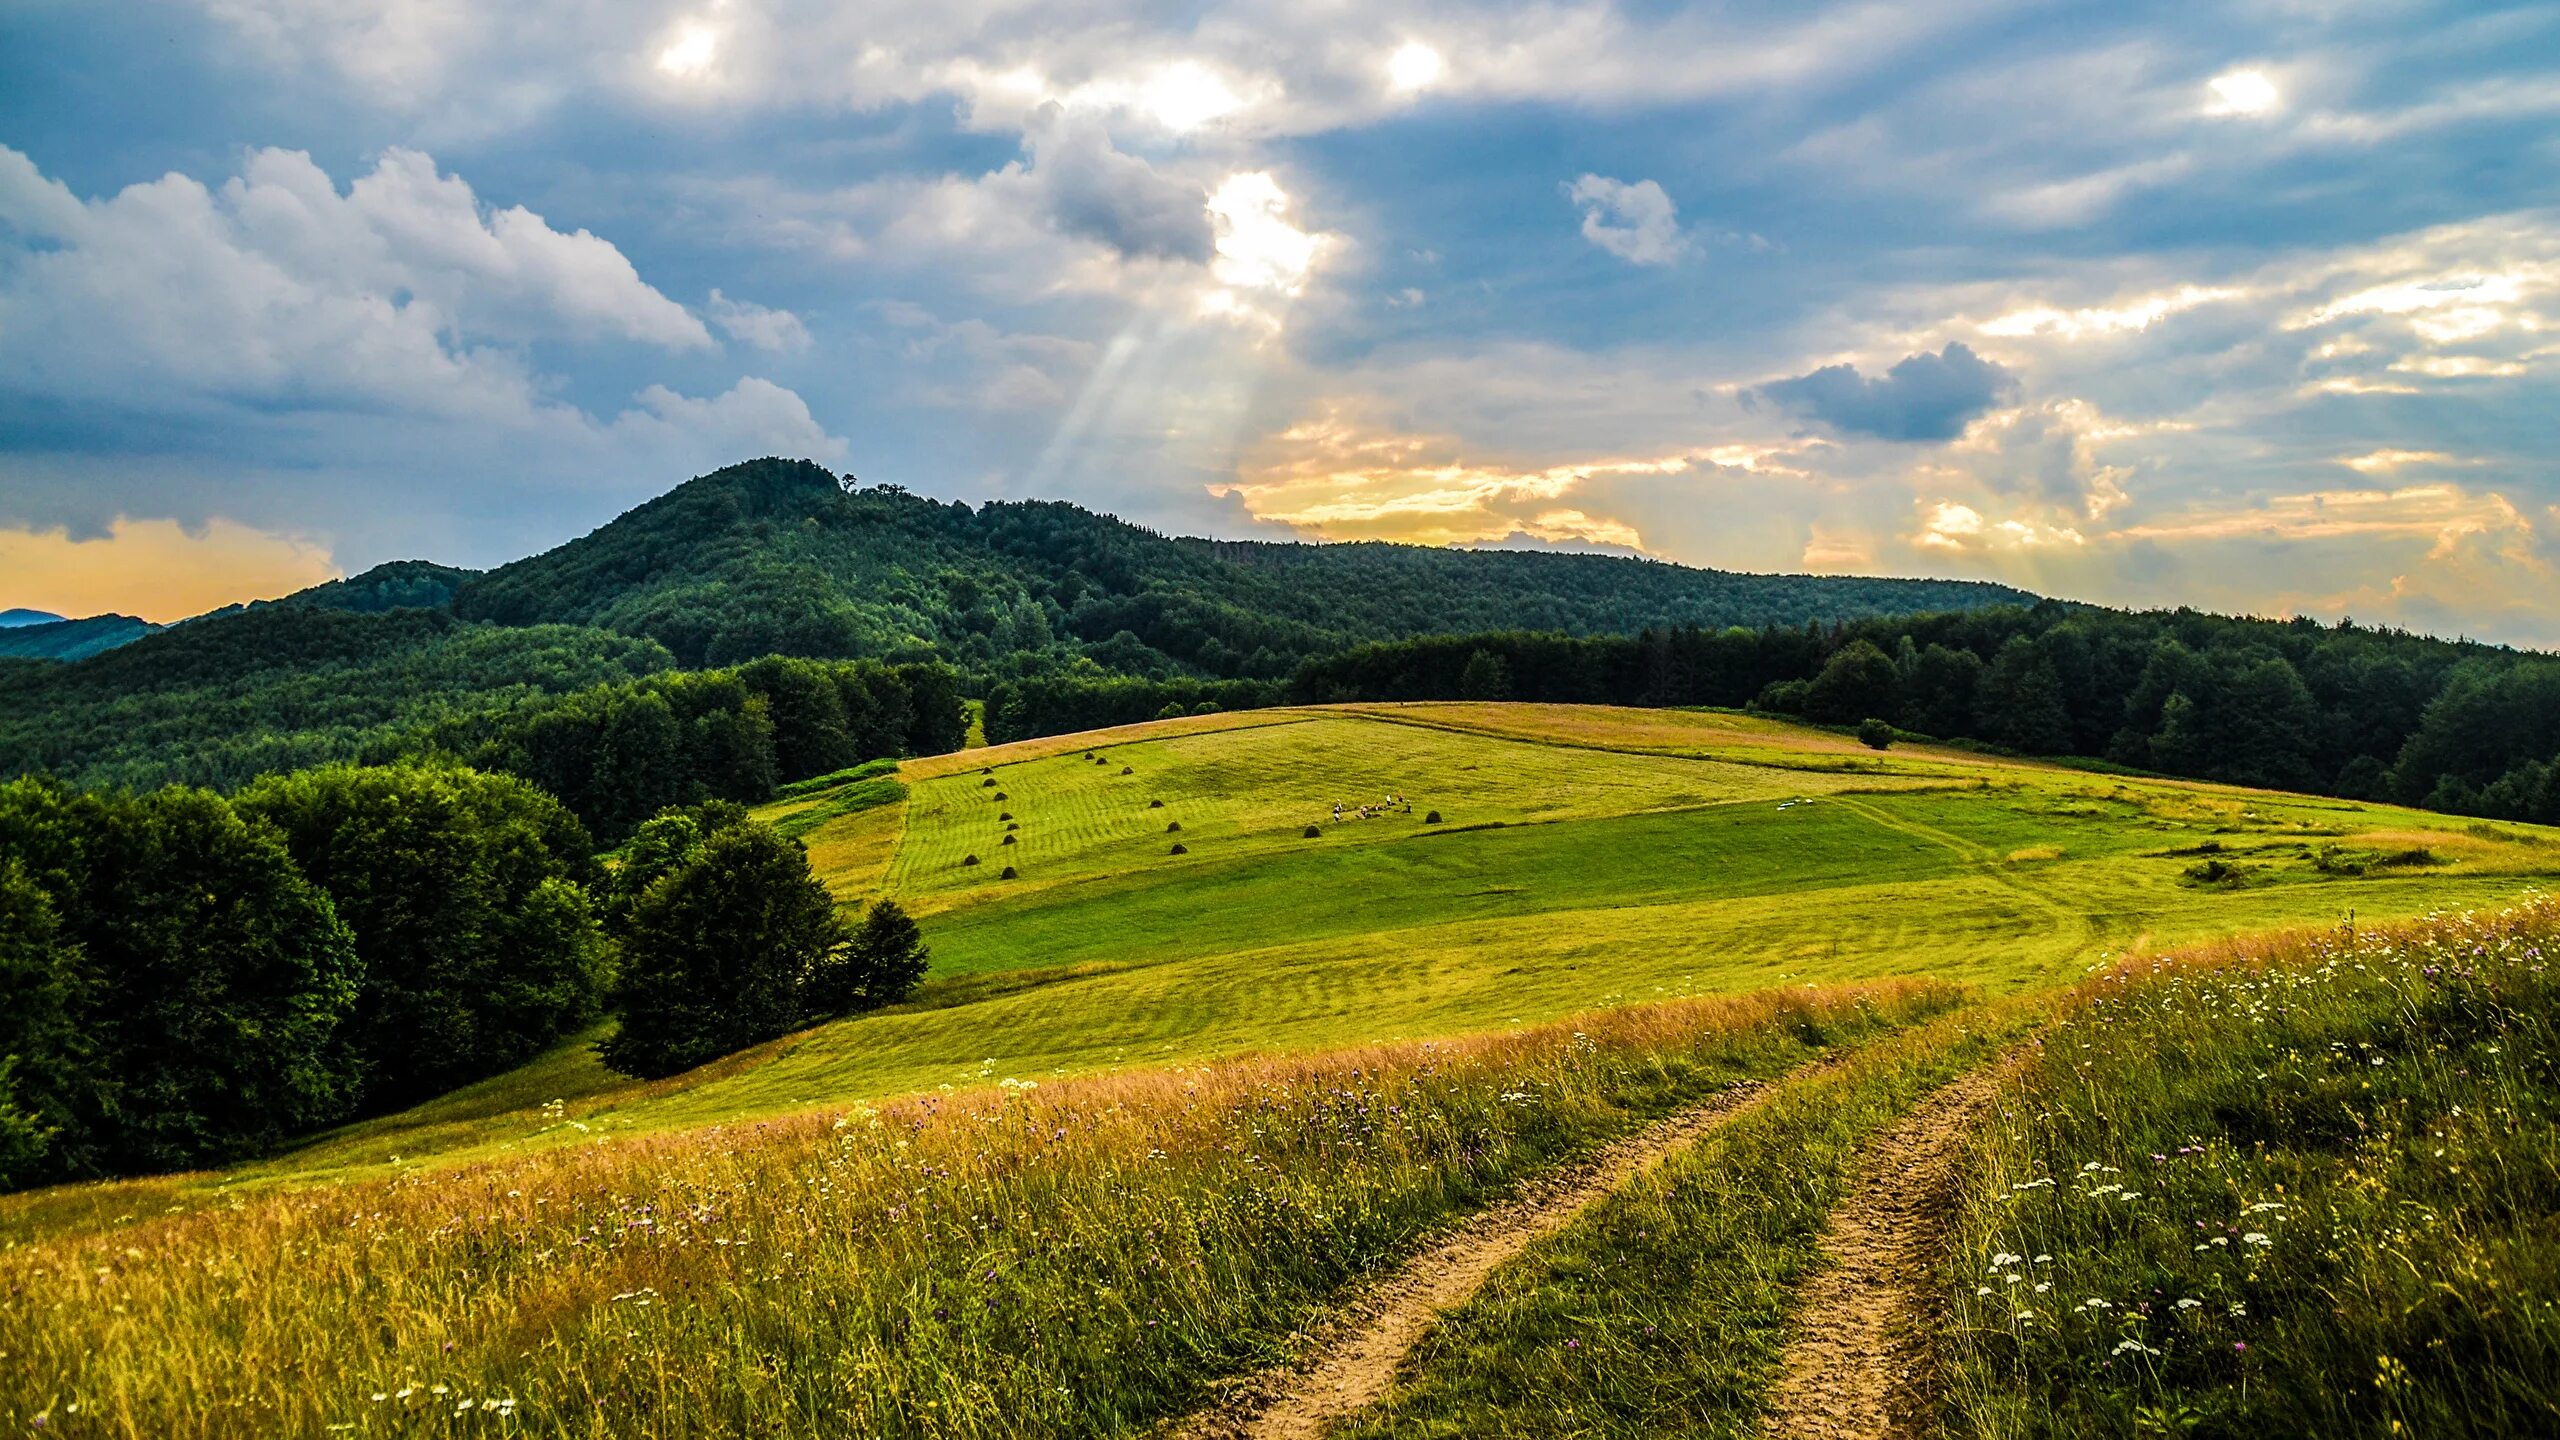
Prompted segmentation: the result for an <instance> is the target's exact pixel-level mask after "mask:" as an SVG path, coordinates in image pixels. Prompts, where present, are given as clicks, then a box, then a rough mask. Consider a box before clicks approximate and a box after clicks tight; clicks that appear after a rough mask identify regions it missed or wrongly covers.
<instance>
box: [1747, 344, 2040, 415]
mask: <svg viewBox="0 0 2560 1440" xmlns="http://www.w3.org/2000/svg"><path fill="white" fill-rule="evenodd" d="M2016 386H2017V381H2016V379H2015V377H2013V376H2011V375H2010V373H2009V372H2008V371H2007V370H2005V369H2003V368H2001V367H2000V366H1998V365H1996V364H1993V363H1992V362H1990V361H1988V360H1985V359H1983V358H1982V357H1981V356H1979V355H1976V354H1975V353H1973V350H1972V349H1971V347H1969V346H1967V345H1965V344H1964V343H1963V342H1962V341H1957V340H1950V341H1948V342H1947V344H1946V347H1945V348H1944V349H1942V350H1940V351H1939V352H1938V353H1937V354H1935V355H1931V354H1929V353H1927V352H1925V351H1923V352H1922V353H1920V354H1917V355H1909V356H1905V357H1904V358H1903V359H1902V360H1900V361H1898V362H1896V363H1895V365H1894V367H1893V368H1892V369H1891V370H1888V371H1886V372H1885V373H1884V374H1883V375H1881V376H1878V377H1876V378H1874V379H1868V378H1867V377H1865V376H1863V375H1860V374H1859V373H1858V371H1857V367H1855V366H1852V365H1826V366H1824V367H1822V368H1821V369H1819V370H1816V371H1814V372H1813V373H1811V374H1809V375H1799V376H1797V377H1796V378H1794V379H1792V380H1779V381H1774V382H1772V383H1770V384H1767V385H1763V386H1761V387H1759V390H1758V391H1757V393H1758V394H1759V395H1760V396H1761V397H1762V398H1764V399H1767V400H1768V401H1770V402H1771V403H1773V404H1775V405H1776V406H1777V407H1778V408H1779V409H1781V410H1784V411H1787V412H1788V413H1789V414H1793V415H1801V416H1803V417H1805V418H1807V419H1810V420H1816V421H1819V422H1821V423H1822V424H1824V425H1827V426H1829V427H1830V428H1831V429H1833V430H1835V431H1840V432H1842V433H1846V434H1856V435H1873V436H1876V437H1877V438H1879V439H1884V440H1951V439H1953V438H1955V437H1956V436H1957V435H1960V434H1962V433H1964V427H1965V425H1966V424H1967V423H1968V422H1970V421H1971V420H1973V419H1974V417H1976V416H1978V415H1980V414H1982V413H1983V412H1984V411H1986V410H1989V409H1990V408H1991V407H1992V405H1993V404H1994V403H1996V402H1997V401H1998V400H1999V399H2000V397H2001V396H2003V395H2006V394H2008V393H2009V392H2010V391H2012V390H2013V389H2015V388H2016Z"/></svg>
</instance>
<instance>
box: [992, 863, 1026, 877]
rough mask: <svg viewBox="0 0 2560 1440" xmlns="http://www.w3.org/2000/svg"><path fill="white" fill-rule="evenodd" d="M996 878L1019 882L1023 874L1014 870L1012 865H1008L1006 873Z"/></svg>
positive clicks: (1005, 868) (1005, 869)
mask: <svg viewBox="0 0 2560 1440" xmlns="http://www.w3.org/2000/svg"><path fill="white" fill-rule="evenodd" d="M996 878H997V879H999V880H1019V879H1021V878H1022V872H1021V871H1019V870H1016V869H1014V868H1013V867H1012V866H1010V865H1007V866H1006V867H1004V873H1003V874H1001V875H998V876H997V877H996Z"/></svg>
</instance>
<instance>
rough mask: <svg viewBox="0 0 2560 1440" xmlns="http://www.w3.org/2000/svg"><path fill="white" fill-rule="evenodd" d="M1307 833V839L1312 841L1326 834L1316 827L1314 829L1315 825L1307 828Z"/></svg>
mask: <svg viewBox="0 0 2560 1440" xmlns="http://www.w3.org/2000/svg"><path fill="white" fill-rule="evenodd" d="M1305 833H1306V837H1307V838H1308V839H1310V840H1313V839H1315V838H1317V837H1318V836H1320V835H1322V834H1324V832H1323V831H1321V830H1319V829H1317V828H1316V827H1314V826H1313V825H1310V826H1308V827H1307V828H1306V832H1305Z"/></svg>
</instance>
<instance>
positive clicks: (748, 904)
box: [596, 821, 846, 1077]
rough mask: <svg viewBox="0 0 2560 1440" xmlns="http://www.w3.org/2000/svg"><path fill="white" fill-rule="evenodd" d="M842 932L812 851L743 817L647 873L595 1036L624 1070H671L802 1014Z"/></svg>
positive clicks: (765, 1034)
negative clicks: (806, 994) (812, 865)
mask: <svg viewBox="0 0 2560 1440" xmlns="http://www.w3.org/2000/svg"><path fill="white" fill-rule="evenodd" d="M845 943H846V937H845V931H844V926H843V925H842V923H841V922H839V921H838V920H837V919H836V906H835V897H833V896H832V895H829V894H828V893H827V887H826V886H824V885H821V884H819V883H818V881H817V879H816V878H815V877H814V876H812V875H811V874H810V873H809V852H808V851H806V850H805V849H803V848H801V846H800V843H799V842H798V841H796V840H786V839H784V838H783V837H782V836H780V835H778V834H776V833H774V831H773V829H772V828H771V827H770V826H765V825H759V824H755V823H754V822H752V821H750V822H743V823H739V824H735V825H731V826H729V827H727V828H725V829H721V830H717V831H714V832H712V833H711V834H709V835H706V836H704V837H703V839H702V842H701V844H700V846H699V847H698V848H697V849H695V850H694V851H693V852H692V853H690V854H688V855H685V856H683V857H682V858H681V859H680V860H678V862H677V863H676V864H675V865H674V866H673V867H671V868H670V869H668V870H667V872H666V873H665V874H662V875H660V876H659V877H658V878H657V879H656V880H654V881H652V882H651V883H650V885H649V887H648V889H646V890H645V891H643V892H641V895H640V897H639V900H638V901H637V903H636V904H634V905H633V907H632V910H631V918H630V921H629V926H628V930H627V933H626V934H625V936H624V939H623V947H622V953H623V962H622V978H621V982H620V984H619V985H618V986H617V988H616V992H615V996H614V999H615V1003H616V1005H617V1008H619V1009H620V1010H621V1012H622V1028H621V1029H620V1030H619V1031H617V1032H616V1033H615V1034H613V1035H612V1036H610V1037H609V1038H607V1039H606V1040H605V1041H604V1043H602V1044H601V1045H599V1046H597V1047H596V1048H597V1052H598V1053H599V1054H600V1055H602V1056H603V1058H604V1062H605V1063H606V1064H607V1065H610V1066H612V1067H613V1068H614V1069H616V1070H619V1071H621V1072H622V1073H623V1074H626V1075H638V1076H649V1077H654V1076H659V1075H673V1074H675V1073H676V1072H678V1071H680V1070H689V1069H691V1068H693V1067H694V1066H696V1065H700V1064H702V1063H703V1062H705V1061H708V1060H714V1059H717V1058H719V1057H720V1056H723V1055H726V1054H729V1053H731V1052H732V1051H736V1050H742V1049H744V1048H746V1047H747V1046H749V1045H754V1044H757V1043H759V1042H761V1041H765V1040H770V1039H773V1038H774V1037H775V1036H778V1035H783V1034H787V1033H788V1032H790V1031H791V1030H792V1029H793V1028H795V1027H796V1026H798V1025H799V1024H800V1023H801V1022H802V1020H803V1019H805V1018H806V1017H807V1014H808V1011H807V1009H806V1006H805V1003H804V999H803V995H802V989H803V981H804V979H805V977H807V976H809V975H811V974H812V973H814V972H816V971H818V970H819V969H820V968H821V967H822V966H825V965H827V964H829V963H830V962H831V960H832V958H833V956H834V954H835V952H836V950H837V949H838V948H839V947H841V946H843V945H844V944H845Z"/></svg>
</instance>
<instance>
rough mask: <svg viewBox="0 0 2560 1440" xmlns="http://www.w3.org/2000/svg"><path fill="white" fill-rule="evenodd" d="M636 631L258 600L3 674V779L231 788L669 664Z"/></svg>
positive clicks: (386, 752) (409, 743)
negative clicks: (88, 654) (92, 653)
mask: <svg viewBox="0 0 2560 1440" xmlns="http://www.w3.org/2000/svg"><path fill="white" fill-rule="evenodd" d="M674 663H675V661H674V657H673V656H670V655H669V654H668V653H667V652H666V650H665V649H664V648H662V647H660V646H658V645H656V644H653V643H652V642H650V641H647V640H641V639H635V638H633V637H631V636H628V635H617V634H613V633H611V632H609V631H602V630H588V629H580V628H577V627H575V626H565V625H537V626H525V627H505V626H495V625H472V624H466V623H464V622H463V621H461V620H458V619H456V618H455V617H454V616H453V615H452V614H450V613H449V612H446V611H442V610H392V611H386V612H383V613H381V614H361V613H357V612H354V611H349V610H335V609H325V608H319V607H314V606H306V605H261V606H257V607H254V608H252V609H248V610H242V611H239V612H237V613H234V614H229V615H220V616H213V617H209V618H206V619H201V620H191V621H188V622H187V623H186V624H183V625H178V626H174V627H172V628H170V629H167V630H163V631H160V632H159V633H157V634H153V635H147V636H145V637H143V638H142V639H140V640H137V641H135V642H134V643H132V644H130V645H126V646H123V647H121V648H118V649H115V650H111V651H109V652H107V653H106V654H103V655H99V656H96V657H94V658H92V659H88V660H83V661H81V662H79V663H77V664H70V665H45V666H38V665H33V664H21V665H17V666H13V667H10V668H9V669H8V670H7V672H6V676H5V678H0V775H5V774H27V773H51V774H56V775H60V776H62V777H64V778H66V779H76V780H79V781H81V782H83V783H85V784H130V785H139V786H147V785H157V784H161V783H164V782H168V781H173V780H174V781H183V782H187V783H191V784H200V785H215V786H221V787H224V788H229V787H231V786H235V785H239V784H243V783H245V782H247V781H248V780H250V779H253V778H255V777H256V776H259V775H264V774H269V773H272V772H275V771H279V770H290V769H294V768H297V767H300V766H304V765H315V764H320V763H322V762H325V761H330V760H363V759H380V758H386V757H389V756H394V755H398V754H402V753H405V752H407V751H408V750H410V749H412V748H414V746H415V745H416V743H417V741H418V739H419V738H420V737H421V736H422V735H423V734H424V733H425V732H426V731H427V730H428V729H429V728H430V727H433V726H436V725H439V724H443V723H447V722H451V721H455V720H459V719H463V718H476V717H481V716H485V715H487V714H489V713H491V712H493V711H504V710H506V709H508V708H510V707H513V706H515V705H518V704H521V703H523V702H526V701H529V700H532V699H535V698H538V697H541V696H546V695H556V694H563V693H567V692H570V691H576V690H583V689H586V688H589V687H591V686H596V685H601V684H606V683H610V682H614V681H622V680H630V679H634V678H637V677H639V676H643V675H650V674H654V673H656V672H658V671H661V670H665V669H668V668H671V667H672V666H673V665H674Z"/></svg>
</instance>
